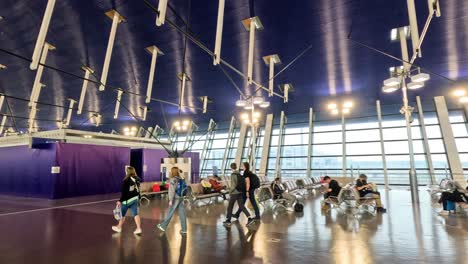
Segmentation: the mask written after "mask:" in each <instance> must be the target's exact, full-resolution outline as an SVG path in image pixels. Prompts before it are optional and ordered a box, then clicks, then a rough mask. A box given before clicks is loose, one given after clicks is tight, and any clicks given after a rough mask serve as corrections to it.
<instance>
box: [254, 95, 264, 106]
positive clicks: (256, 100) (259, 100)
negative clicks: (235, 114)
mask: <svg viewBox="0 0 468 264" xmlns="http://www.w3.org/2000/svg"><path fill="white" fill-rule="evenodd" d="M263 101H264V100H263V97H262V96H255V97H254V98H253V99H252V102H253V104H256V105H258V104H261V103H263Z"/></svg>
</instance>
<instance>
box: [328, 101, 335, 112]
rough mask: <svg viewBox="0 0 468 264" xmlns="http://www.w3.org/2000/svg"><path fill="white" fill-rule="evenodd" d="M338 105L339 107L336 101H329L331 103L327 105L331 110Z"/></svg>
mask: <svg viewBox="0 0 468 264" xmlns="http://www.w3.org/2000/svg"><path fill="white" fill-rule="evenodd" d="M336 107H337V105H336V104H335V103H329V104H328V105H327V108H328V109H329V110H333V109H336Z"/></svg>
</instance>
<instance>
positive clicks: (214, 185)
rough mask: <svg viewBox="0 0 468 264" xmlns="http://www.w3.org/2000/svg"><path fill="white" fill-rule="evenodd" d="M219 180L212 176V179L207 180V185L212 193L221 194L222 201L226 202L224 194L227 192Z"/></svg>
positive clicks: (216, 176) (217, 177)
mask: <svg viewBox="0 0 468 264" xmlns="http://www.w3.org/2000/svg"><path fill="white" fill-rule="evenodd" d="M220 181H221V178H219V176H218V175H215V176H213V178H210V179H209V183H210V184H211V191H212V192H219V193H222V194H223V199H224V200H226V193H227V191H226V190H224V189H226V186H223V185H222V184H221V183H220Z"/></svg>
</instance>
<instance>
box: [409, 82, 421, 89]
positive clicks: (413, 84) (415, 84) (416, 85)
mask: <svg viewBox="0 0 468 264" xmlns="http://www.w3.org/2000/svg"><path fill="white" fill-rule="evenodd" d="M406 87H407V88H408V89H410V90H415V89H419V88H422V87H424V83H423V82H410V83H408V84H407V85H406Z"/></svg>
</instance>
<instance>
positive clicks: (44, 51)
mask: <svg viewBox="0 0 468 264" xmlns="http://www.w3.org/2000/svg"><path fill="white" fill-rule="evenodd" d="M54 49H55V47H54V46H52V45H51V44H49V43H47V42H46V43H44V46H43V48H42V55H41V59H40V63H41V64H45V63H46V60H47V54H48V52H49V50H54ZM43 72H44V66H42V65H39V66H38V67H37V71H36V77H35V78H34V83H33V87H32V91H31V96H30V97H29V104H28V105H29V106H30V107H33V106H34V105H35V102H36V101H37V98H38V97H39V96H38V94H39V86H40V84H41V78H42V73H43Z"/></svg>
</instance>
